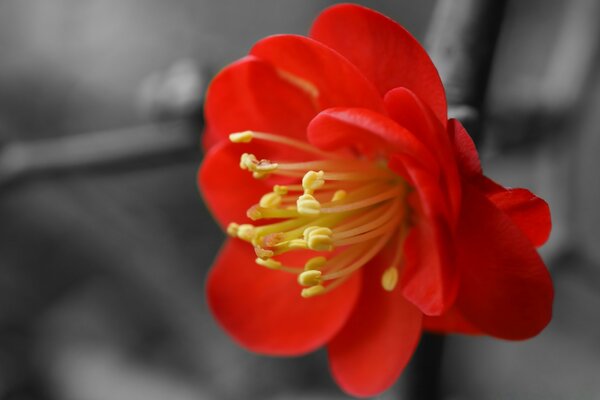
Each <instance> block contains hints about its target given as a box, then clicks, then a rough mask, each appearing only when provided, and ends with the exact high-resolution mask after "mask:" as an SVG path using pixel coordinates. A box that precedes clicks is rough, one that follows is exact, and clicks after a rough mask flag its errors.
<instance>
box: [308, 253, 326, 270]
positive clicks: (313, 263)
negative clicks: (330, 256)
mask: <svg viewBox="0 0 600 400" xmlns="http://www.w3.org/2000/svg"><path fill="white" fill-rule="evenodd" d="M326 263H327V259H326V258H325V257H323V256H319V257H313V258H311V259H310V260H308V261H307V262H306V263H305V264H304V270H305V271H310V270H314V269H319V268H322V267H323V266H324V265H325V264H326Z"/></svg>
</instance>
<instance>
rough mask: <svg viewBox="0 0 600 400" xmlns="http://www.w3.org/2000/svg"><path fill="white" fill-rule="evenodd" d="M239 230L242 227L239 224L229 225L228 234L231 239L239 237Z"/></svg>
mask: <svg viewBox="0 0 600 400" xmlns="http://www.w3.org/2000/svg"><path fill="white" fill-rule="evenodd" d="M239 228H240V226H239V225H238V224H236V223H235V222H232V223H230V224H229V225H227V234H228V235H229V236H231V237H237V234H238V229H239Z"/></svg>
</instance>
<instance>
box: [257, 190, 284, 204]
mask: <svg viewBox="0 0 600 400" xmlns="http://www.w3.org/2000/svg"><path fill="white" fill-rule="evenodd" d="M258 204H259V205H260V206H261V207H263V208H276V207H278V206H279V205H280V204H281V195H279V194H278V193H275V192H271V193H267V194H265V195H263V197H261V198H260V201H259V203H258Z"/></svg>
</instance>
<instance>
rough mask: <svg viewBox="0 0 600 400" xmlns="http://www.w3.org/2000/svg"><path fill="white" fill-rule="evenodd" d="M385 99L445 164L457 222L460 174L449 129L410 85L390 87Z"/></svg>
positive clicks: (400, 120)
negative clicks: (407, 87) (447, 129)
mask: <svg viewBox="0 0 600 400" xmlns="http://www.w3.org/2000/svg"><path fill="white" fill-rule="evenodd" d="M384 102H385V106H386V110H387V112H388V114H389V115H390V117H391V118H392V119H394V121H396V122H397V123H398V124H400V125H401V126H403V127H405V128H407V129H408V130H409V131H411V132H412V133H413V134H414V135H415V136H416V137H417V138H418V139H419V140H420V141H421V142H423V143H424V144H425V146H426V147H427V148H428V149H430V151H431V152H432V153H433V155H434V156H435V157H436V158H437V160H438V162H439V164H440V165H441V167H442V171H443V173H444V180H443V181H442V182H441V184H442V187H443V188H444V190H443V194H445V195H447V197H448V200H447V201H448V202H449V204H451V206H452V211H453V212H452V214H453V217H454V218H453V220H452V225H453V226H454V225H455V224H456V222H457V219H458V214H459V213H460V177H459V173H458V168H457V165H456V164H457V161H456V158H455V156H454V149H453V147H452V143H451V142H450V137H449V136H448V133H447V132H446V129H445V128H444V127H443V126H442V124H440V122H439V121H438V120H437V119H436V118H435V116H434V115H433V112H432V111H431V109H430V108H429V107H427V105H425V104H424V103H423V102H422V101H421V100H420V99H419V98H418V97H417V95H416V94H415V93H413V92H412V91H410V90H408V89H406V88H395V89H392V90H390V91H389V92H387V93H386V95H385V98H384ZM465 134H466V132H465ZM467 136H468V135H467Z"/></svg>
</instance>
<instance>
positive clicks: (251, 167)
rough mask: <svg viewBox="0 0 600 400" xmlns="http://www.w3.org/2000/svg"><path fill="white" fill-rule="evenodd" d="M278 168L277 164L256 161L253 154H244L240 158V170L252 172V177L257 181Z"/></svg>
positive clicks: (267, 161)
mask: <svg viewBox="0 0 600 400" xmlns="http://www.w3.org/2000/svg"><path fill="white" fill-rule="evenodd" d="M278 167H279V166H278V164H277V163H272V162H271V161H269V160H258V159H257V158H256V156H255V155H254V154H249V153H244V154H242V156H241V157H240V168H241V169H243V170H248V171H252V176H253V177H255V178H257V179H260V178H264V177H265V176H267V175H268V174H269V173H271V172H273V171H275V170H276V169H277V168H278Z"/></svg>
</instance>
